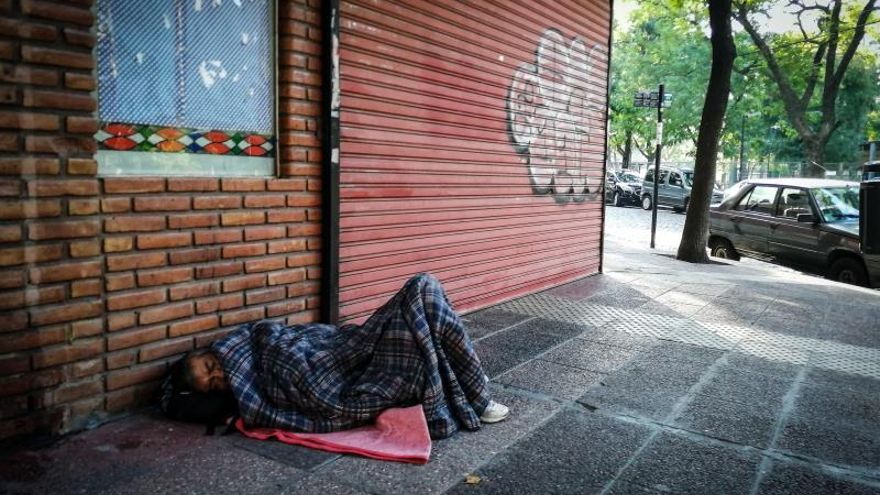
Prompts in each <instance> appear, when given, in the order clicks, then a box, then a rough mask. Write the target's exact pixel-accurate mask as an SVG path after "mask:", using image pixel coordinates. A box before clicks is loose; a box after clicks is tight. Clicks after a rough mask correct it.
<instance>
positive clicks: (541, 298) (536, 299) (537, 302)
mask: <svg viewBox="0 0 880 495" xmlns="http://www.w3.org/2000/svg"><path fill="white" fill-rule="evenodd" d="M572 304H574V303H573V302H572V301H569V300H567V299H563V298H561V297H556V296H551V295H549V294H533V295H531V296H526V297H520V298H519V299H514V300H512V301H507V302H505V303H502V304H500V305H498V306H497V308H498V309H501V310H504V311H510V312H512V313H519V314H522V315H529V316H544V315H545V314H547V313H552V312H554V311H557V310H560V309H563V308H567V307H569V306H571V305H572Z"/></svg>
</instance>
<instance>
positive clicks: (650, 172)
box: [645, 168, 654, 182]
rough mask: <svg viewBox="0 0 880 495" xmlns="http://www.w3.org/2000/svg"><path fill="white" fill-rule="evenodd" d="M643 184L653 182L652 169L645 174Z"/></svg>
mask: <svg viewBox="0 0 880 495" xmlns="http://www.w3.org/2000/svg"><path fill="white" fill-rule="evenodd" d="M645 182H654V169H653V168H652V169H649V170H648V173H647V174H645Z"/></svg>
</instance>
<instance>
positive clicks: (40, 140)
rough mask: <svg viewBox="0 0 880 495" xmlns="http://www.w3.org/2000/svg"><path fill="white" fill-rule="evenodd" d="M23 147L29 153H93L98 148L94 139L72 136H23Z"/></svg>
mask: <svg viewBox="0 0 880 495" xmlns="http://www.w3.org/2000/svg"><path fill="white" fill-rule="evenodd" d="M24 149H25V151H29V152H31V153H56V154H59V155H69V154H71V153H78V152H84V153H94V152H95V151H97V149H98V145H97V143H96V142H95V139H94V138H92V137H91V136H90V137H73V136H25V138H24Z"/></svg>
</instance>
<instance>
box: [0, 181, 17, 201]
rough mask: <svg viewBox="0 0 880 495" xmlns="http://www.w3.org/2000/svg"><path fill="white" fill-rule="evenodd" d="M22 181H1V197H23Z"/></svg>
mask: <svg viewBox="0 0 880 495" xmlns="http://www.w3.org/2000/svg"><path fill="white" fill-rule="evenodd" d="M21 186H22V181H20V180H18V179H0V196H12V197H15V198H18V197H20V196H21V191H22V187H21Z"/></svg>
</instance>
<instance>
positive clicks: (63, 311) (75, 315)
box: [29, 301, 101, 326]
mask: <svg viewBox="0 0 880 495" xmlns="http://www.w3.org/2000/svg"><path fill="white" fill-rule="evenodd" d="M29 313H30V319H31V325H35V326H41V325H51V324H52V323H61V322H64V321H73V320H81V319H83V318H90V317H93V316H97V315H99V314H101V302H100V301H89V302H77V303H70V302H69V303H66V304H62V305H58V306H47V307H41V308H39V309H31V310H30V311H29Z"/></svg>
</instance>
